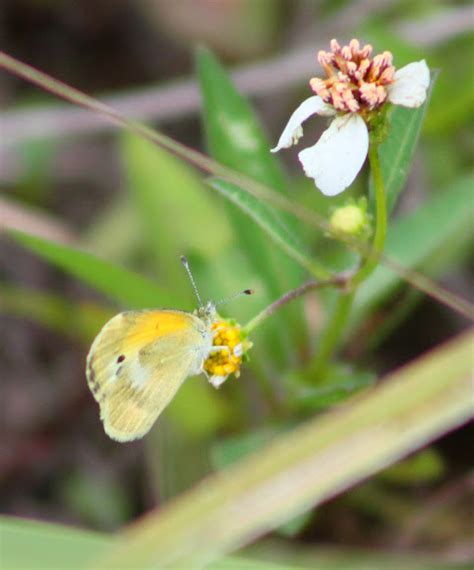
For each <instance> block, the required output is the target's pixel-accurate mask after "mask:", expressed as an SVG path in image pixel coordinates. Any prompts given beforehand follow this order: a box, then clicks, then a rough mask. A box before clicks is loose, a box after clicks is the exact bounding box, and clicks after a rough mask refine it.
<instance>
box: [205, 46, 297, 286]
mask: <svg viewBox="0 0 474 570" xmlns="http://www.w3.org/2000/svg"><path fill="white" fill-rule="evenodd" d="M196 61H197V71H198V76H199V81H200V85H201V91H202V97H203V105H204V110H203V114H204V127H205V131H206V135H207V140H208V144H209V147H210V150H211V154H212V155H213V156H214V158H216V159H217V160H218V161H219V162H220V163H221V164H224V165H225V166H226V167H228V168H231V169H233V170H234V171H238V172H241V173H242V174H245V175H247V176H250V177H252V179H254V180H257V181H258V182H261V183H263V184H267V185H268V186H270V187H272V188H273V189H274V190H275V191H276V192H278V193H279V194H282V195H287V194H288V192H287V187H286V184H285V180H284V177H283V173H282V171H281V169H280V167H279V164H278V161H277V159H276V157H275V156H273V155H272V154H271V153H270V152H269V149H270V146H271V145H270V143H269V141H268V140H267V138H266V136H265V134H264V133H263V130H262V128H261V126H260V124H259V122H258V119H257V117H256V115H255V113H254V112H253V110H252V108H251V106H250V104H249V103H248V101H247V100H246V99H245V98H244V97H243V96H242V95H241V94H240V93H239V92H238V91H237V89H236V87H235V86H234V84H233V83H232V80H231V79H230V77H229V75H228V74H227V72H226V70H225V69H224V68H223V67H222V66H221V64H220V63H219V61H218V60H217V58H216V57H215V56H214V55H213V54H212V53H211V52H210V51H208V50H206V49H200V50H199V51H198V53H197V58H196ZM250 205H253V203H250ZM266 209H267V211H268V212H272V215H273V218H274V219H275V220H276V221H279V222H280V223H282V221H283V220H285V222H286V225H287V226H288V227H290V228H291V230H292V233H294V234H295V235H297V233H298V232H297V227H296V225H295V223H294V222H295V220H294V219H289V218H288V217H287V215H286V214H283V213H282V212H277V211H276V210H275V209H274V208H273V207H272V206H270V205H266ZM285 218H286V219H285ZM231 219H232V221H233V223H234V225H235V227H236V229H237V231H238V235H239V236H240V239H241V241H242V244H243V248H242V249H243V251H244V254H245V255H247V256H248V257H249V260H250V261H251V262H252V263H253V265H254V267H255V268H256V270H257V272H258V274H259V275H260V276H262V277H263V278H264V280H265V281H266V283H267V288H268V291H270V292H271V293H272V294H273V295H275V294H278V292H279V291H278V287H277V286H275V285H276V283H278V281H279V282H280V283H281V288H282V289H283V290H285V289H289V288H291V287H294V286H295V285H296V284H297V283H298V282H299V281H300V280H301V277H302V272H301V268H300V267H299V265H297V264H295V263H294V261H293V260H291V259H288V258H287V257H286V256H284V255H283V256H282V255H281V254H280V253H279V252H278V251H277V254H276V255H275V250H274V249H273V248H272V247H271V244H269V243H268V240H266V238H265V235H264V234H263V232H261V231H259V230H256V228H255V225H254V224H253V223H252V222H251V221H250V220H249V219H248V217H246V216H243V215H242V214H241V212H240V210H239V208H232V210H231ZM280 292H281V289H280Z"/></svg>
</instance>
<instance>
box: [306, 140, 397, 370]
mask: <svg viewBox="0 0 474 570" xmlns="http://www.w3.org/2000/svg"><path fill="white" fill-rule="evenodd" d="M369 162H370V169H371V172H372V176H373V179H374V186H375V224H376V225H375V234H374V240H373V242H372V248H371V251H370V253H369V255H368V256H367V257H366V258H365V259H364V260H363V261H362V262H361V265H360V268H359V269H358V270H357V271H356V272H355V274H354V275H353V276H352V278H351V279H350V281H349V283H348V286H349V289H350V291H348V292H341V293H340V295H339V298H338V299H337V302H336V306H335V307H334V310H333V312H332V314H331V317H330V319H329V322H328V324H327V326H326V328H325V329H324V331H323V333H322V335H321V338H320V343H319V349H318V352H317V354H316V357H315V360H314V362H313V365H312V366H311V368H310V372H311V374H312V375H313V376H315V377H316V378H318V379H321V378H323V377H324V376H325V373H326V371H327V368H328V365H329V362H330V361H331V358H332V355H333V354H334V351H335V350H336V348H337V346H338V344H339V343H340V340H341V337H342V335H343V332H344V328H345V326H346V323H347V321H348V319H349V315H350V312H351V308H352V302H353V300H354V296H355V293H356V291H357V287H358V286H359V285H360V284H361V283H362V282H363V281H365V279H367V277H368V276H369V275H370V274H371V273H372V271H373V270H374V269H375V268H376V267H377V265H378V262H379V257H380V254H381V253H382V251H383V248H384V245H385V238H386V235H387V205H386V200H385V188H384V184H383V177H382V169H381V167H380V160H379V155H378V147H377V144H375V143H374V142H373V141H371V144H370V147H369Z"/></svg>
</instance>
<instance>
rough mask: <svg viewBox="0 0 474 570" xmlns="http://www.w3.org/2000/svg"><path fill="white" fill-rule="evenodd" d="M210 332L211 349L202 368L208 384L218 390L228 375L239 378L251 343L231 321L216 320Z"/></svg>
mask: <svg viewBox="0 0 474 570" xmlns="http://www.w3.org/2000/svg"><path fill="white" fill-rule="evenodd" d="M211 330H212V331H213V332H214V336H213V341H212V348H211V351H210V353H209V356H208V357H207V359H206V360H205V361H204V366H203V367H204V371H205V372H206V373H207V374H208V375H209V382H210V383H211V384H212V385H213V386H214V387H216V388H218V387H219V386H220V385H221V384H222V383H223V382H225V380H226V379H227V377H228V376H229V375H230V374H234V376H236V377H237V378H238V377H239V376H240V367H241V365H242V358H243V357H244V355H245V354H246V353H247V351H248V350H249V349H250V348H251V346H252V343H251V342H250V341H249V340H248V339H247V338H246V337H245V335H244V334H243V333H242V330H241V328H240V326H239V325H238V324H236V323H235V322H234V321H231V320H225V319H219V320H216V321H215V322H214V323H213V324H212V326H211Z"/></svg>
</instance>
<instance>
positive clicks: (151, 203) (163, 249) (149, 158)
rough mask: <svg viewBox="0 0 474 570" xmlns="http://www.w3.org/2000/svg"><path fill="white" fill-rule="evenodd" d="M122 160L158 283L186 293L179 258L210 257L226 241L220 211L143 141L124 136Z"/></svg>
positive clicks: (167, 157) (195, 180) (173, 162)
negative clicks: (194, 254) (182, 256)
mask: <svg viewBox="0 0 474 570" xmlns="http://www.w3.org/2000/svg"><path fill="white" fill-rule="evenodd" d="M121 151H122V160H123V163H124V167H125V171H126V175H127V179H128V186H129V192H130V195H131V197H132V199H133V202H134V203H135V205H136V208H137V211H138V213H139V216H140V222H141V223H140V228H141V230H142V231H143V232H144V234H145V237H146V240H147V243H148V245H149V249H150V251H151V253H152V255H153V257H154V259H155V262H156V267H157V270H158V274H159V276H160V279H161V280H162V281H163V283H164V284H166V286H167V287H173V288H175V289H176V290H177V291H179V292H180V293H181V294H182V295H186V294H188V295H189V294H190V292H191V288H190V287H189V282H188V280H187V279H186V278H185V273H184V271H183V267H182V265H181V263H180V261H179V257H180V255H182V254H183V253H186V254H189V253H190V252H194V253H197V254H201V255H202V256H203V257H204V258H205V259H209V258H212V257H214V256H215V255H216V254H217V253H219V252H220V251H222V249H223V248H224V247H226V245H227V244H228V243H229V242H230V239H231V232H230V228H229V226H228V224H227V223H226V220H225V218H224V216H223V215H222V214H223V212H222V208H221V207H220V205H219V204H217V203H216V202H215V201H213V199H212V198H213V197H212V196H210V195H209V189H208V188H207V187H206V186H205V185H204V184H203V183H202V182H201V179H200V178H199V177H198V176H197V174H196V173H195V172H194V171H193V170H191V169H190V168H189V166H188V165H187V164H186V163H185V162H184V161H182V160H179V159H178V158H175V157H174V156H172V155H171V154H170V153H169V152H167V151H165V150H163V149H160V148H159V147H157V146H156V145H153V144H152V143H150V142H149V141H147V140H144V139H143V138H141V137H137V136H136V135H133V134H131V133H128V132H125V133H124V134H123V135H122V145H121Z"/></svg>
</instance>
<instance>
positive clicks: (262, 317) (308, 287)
mask: <svg viewBox="0 0 474 570" xmlns="http://www.w3.org/2000/svg"><path fill="white" fill-rule="evenodd" d="M345 282H346V279H345V278H344V277H343V276H338V275H335V276H334V277H331V278H329V279H325V280H324V281H314V280H311V281H307V282H306V283H303V285H301V286H300V287H297V288H296V289H292V290H291V291H288V293H285V294H284V295H283V296H282V297H280V298H279V299H277V300H276V301H274V302H273V303H271V304H270V305H268V307H265V309H263V310H262V311H260V313H258V315H256V316H255V317H254V318H253V319H251V320H250V321H249V322H248V323H247V324H246V325H245V326H244V327H242V331H243V332H245V333H246V334H249V333H250V332H251V331H253V330H254V329H256V328H257V327H258V326H260V325H261V324H262V323H263V322H264V321H266V320H267V319H268V317H271V315H273V313H275V312H276V311H278V309H280V308H281V307H283V305H286V304H287V303H289V302H290V301H293V300H294V299H297V298H298V297H302V296H303V295H305V294H306V293H307V292H308V291H313V290H315V289H322V288H323V287H328V286H331V285H332V286H335V287H340V286H341V285H344V284H345Z"/></svg>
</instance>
